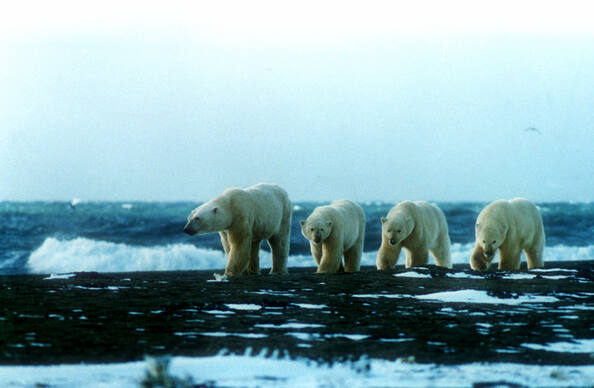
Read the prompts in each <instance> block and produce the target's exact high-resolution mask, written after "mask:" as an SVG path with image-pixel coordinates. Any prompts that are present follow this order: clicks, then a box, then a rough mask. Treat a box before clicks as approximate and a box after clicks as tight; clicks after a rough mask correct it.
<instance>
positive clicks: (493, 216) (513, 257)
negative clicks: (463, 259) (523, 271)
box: [470, 198, 545, 271]
mask: <svg viewBox="0 0 594 388" xmlns="http://www.w3.org/2000/svg"><path fill="white" fill-rule="evenodd" d="M475 235H476V244H475V247H474V251H473V252H472V256H471V257H470V266H471V268H472V269H474V270H477V271H484V270H487V269H489V266H490V265H491V260H493V257H494V256H495V251H497V250H498V249H499V269H500V270H518V269H520V259H521V254H522V251H524V253H525V254H526V261H527V263H528V269H532V268H540V267H542V266H543V251H544V245H545V232H544V226H543V224H542V217H541V216H540V213H539V211H538V209H537V208H536V206H534V204H533V203H532V202H530V201H528V200H527V199H524V198H515V199H512V200H509V201H507V200H502V199H500V200H497V201H494V202H492V203H490V204H489V205H487V206H486V207H485V208H484V209H483V210H481V212H480V213H479V215H478V218H477V220H476V226H475Z"/></svg>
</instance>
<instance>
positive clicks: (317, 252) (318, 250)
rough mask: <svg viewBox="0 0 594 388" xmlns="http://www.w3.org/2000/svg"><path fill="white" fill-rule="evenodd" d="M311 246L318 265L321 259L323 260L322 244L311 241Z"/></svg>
mask: <svg viewBox="0 0 594 388" xmlns="http://www.w3.org/2000/svg"><path fill="white" fill-rule="evenodd" d="M309 248H310V249H311V255H312V256H313V258H314V260H315V261H316V265H320V261H322V252H323V251H322V245H321V244H314V243H311V242H310V243H309Z"/></svg>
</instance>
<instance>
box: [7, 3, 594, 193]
mask: <svg viewBox="0 0 594 388" xmlns="http://www.w3.org/2000/svg"><path fill="white" fill-rule="evenodd" d="M14 3H15V4H13V5H9V6H8V8H6V6H3V7H4V8H3V13H2V15H0V200H37V199H42V200H70V199H72V198H75V197H76V198H81V199H88V200H196V201H199V200H206V199H209V198H211V197H213V196H215V195H217V194H219V193H220V192H221V191H222V190H224V189H225V188H227V187H232V186H239V187H245V186H248V185H252V184H255V183H258V182H276V183H279V184H281V185H282V186H284V187H285V188H286V189H287V191H288V192H289V195H290V196H291V198H292V199H293V200H294V201H301V200H318V201H329V200H333V199H339V198H349V199H353V200H358V201H367V200H382V201H396V200H403V199H425V200H434V201H461V200H469V201H490V200H494V199H497V198H511V197H516V196H524V197H527V198H529V199H532V200H534V201H591V200H594V24H593V23H592V15H593V14H594V12H593V11H594V8H593V6H590V5H589V2H575V1H573V2H572V1H565V2H555V4H557V5H554V6H553V5H547V4H542V2H539V1H523V2H516V1H503V2H502V1H497V2H472V1H446V2H430V1H424V2H408V1H407V2H388V1H386V2H383V1H361V2H345V1H328V2H323V3H321V4H320V3H319V2H307V1H299V2H278V1H248V2H229V1H224V2H221V1H216V2H215V1H206V2H175V1H173V2H167V4H166V5H160V3H151V2H140V1H134V2H121V1H104V2H101V3H100V4H99V3H97V2H91V3H90V4H85V2H76V1H57V2H51V3H48V4H42V5H40V4H37V2H18V4H16V3H17V2H14ZM410 3H414V4H410ZM158 4H159V5H158ZM11 7H12V8H11ZM531 128H534V129H535V130H531Z"/></svg>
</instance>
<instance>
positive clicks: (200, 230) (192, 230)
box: [184, 199, 232, 236]
mask: <svg viewBox="0 0 594 388" xmlns="http://www.w3.org/2000/svg"><path fill="white" fill-rule="evenodd" d="M231 222H232V215H231V210H230V208H229V206H225V204H224V203H221V201H217V200H216V199H214V200H212V201H208V202H206V203H204V204H203V205H201V206H199V207H197V208H196V209H194V210H192V212H191V213H190V215H189V216H188V222H187V223H186V226H185V227H184V232H185V233H187V234H189V235H190V236H193V235H195V234H206V233H214V232H220V231H222V230H225V229H228V228H229V226H230V225H231Z"/></svg>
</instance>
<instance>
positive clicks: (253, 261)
mask: <svg viewBox="0 0 594 388" xmlns="http://www.w3.org/2000/svg"><path fill="white" fill-rule="evenodd" d="M261 242H262V241H260V240H255V241H252V249H251V250H250V262H249V264H248V269H247V273H249V274H258V273H260V243H261Z"/></svg>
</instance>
